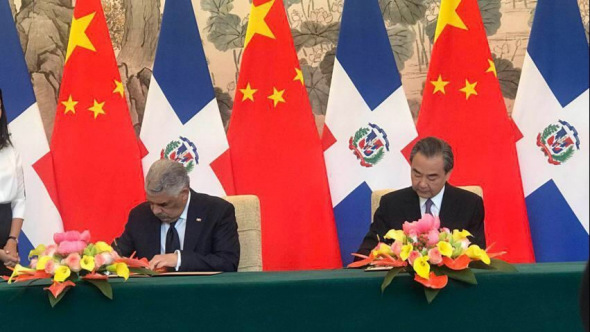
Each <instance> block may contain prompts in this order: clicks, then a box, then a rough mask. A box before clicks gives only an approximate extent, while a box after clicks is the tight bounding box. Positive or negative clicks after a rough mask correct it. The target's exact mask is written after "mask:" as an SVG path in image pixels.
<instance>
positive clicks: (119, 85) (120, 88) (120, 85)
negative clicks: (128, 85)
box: [113, 80, 125, 97]
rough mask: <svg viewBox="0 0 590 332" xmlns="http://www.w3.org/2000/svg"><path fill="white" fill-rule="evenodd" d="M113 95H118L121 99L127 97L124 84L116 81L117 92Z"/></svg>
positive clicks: (114, 91)
mask: <svg viewBox="0 0 590 332" xmlns="http://www.w3.org/2000/svg"><path fill="white" fill-rule="evenodd" d="M113 93H118V94H120V95H121V97H125V87H124V86H123V82H120V81H117V80H115V90H113Z"/></svg>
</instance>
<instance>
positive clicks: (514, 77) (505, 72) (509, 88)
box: [492, 54, 522, 100]
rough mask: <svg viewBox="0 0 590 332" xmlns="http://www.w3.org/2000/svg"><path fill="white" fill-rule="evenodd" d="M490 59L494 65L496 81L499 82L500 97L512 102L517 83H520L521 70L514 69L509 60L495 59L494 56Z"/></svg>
mask: <svg viewBox="0 0 590 332" xmlns="http://www.w3.org/2000/svg"><path fill="white" fill-rule="evenodd" d="M492 58H493V59H494V63H495V64H496V71H497V72H498V80H499V81H500V87H501V89H502V95H503V96H504V98H508V99H512V100H514V99H515V98H516V91H517V90H518V83H519V82H520V75H521V74H522V69H520V68H515V67H514V64H513V63H512V62H511V61H510V60H507V59H500V58H497V57H496V55H495V54H493V55H492Z"/></svg>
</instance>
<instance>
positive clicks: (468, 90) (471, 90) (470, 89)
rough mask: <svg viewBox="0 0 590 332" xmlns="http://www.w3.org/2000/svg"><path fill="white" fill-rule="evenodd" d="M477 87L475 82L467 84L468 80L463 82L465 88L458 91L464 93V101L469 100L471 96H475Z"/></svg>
mask: <svg viewBox="0 0 590 332" xmlns="http://www.w3.org/2000/svg"><path fill="white" fill-rule="evenodd" d="M476 86H477V82H475V83H469V80H465V87H464V88H463V89H461V90H459V91H461V92H464V93H465V99H467V100H469V98H470V97H471V96H472V95H475V96H477V90H475V87H476Z"/></svg>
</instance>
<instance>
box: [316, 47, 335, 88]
mask: <svg viewBox="0 0 590 332" xmlns="http://www.w3.org/2000/svg"><path fill="white" fill-rule="evenodd" d="M335 61H336V48H335V47H334V48H332V49H331V50H330V51H328V53H326V55H325V56H324V60H322V62H321V63H320V70H321V71H322V74H324V77H325V78H326V84H327V85H328V86H330V85H332V74H333V73H334V63H335Z"/></svg>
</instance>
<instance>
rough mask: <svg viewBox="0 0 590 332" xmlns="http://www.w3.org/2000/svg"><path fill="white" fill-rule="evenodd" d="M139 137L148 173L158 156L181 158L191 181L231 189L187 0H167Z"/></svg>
mask: <svg viewBox="0 0 590 332" xmlns="http://www.w3.org/2000/svg"><path fill="white" fill-rule="evenodd" d="M140 137H141V140H142V141H143V143H144V144H145V146H146V148H147V149H148V151H149V154H148V155H147V156H146V157H145V158H144V159H143V167H144V172H145V174H147V171H148V170H149V168H150V166H151V165H152V163H154V162H155V161H156V160H158V159H161V158H167V159H171V160H176V161H178V162H180V163H182V164H183V165H184V166H185V168H186V169H187V171H188V172H189V175H190V178H191V187H192V188H193V189H195V190H197V191H199V192H203V193H207V194H210V195H216V196H225V195H230V194H232V193H233V191H234V190H233V178H232V172H231V163H230V156H229V150H228V149H229V145H228V143H227V138H226V135H225V130H224V128H223V123H222V121H221V115H220V113H219V107H218V105H217V101H216V99H215V92H214V90H213V85H212V84H211V77H210V75H209V69H208V67H207V60H206V59H205V53H204V51H203V45H202V42H201V38H200V36H199V29H198V27H197V21H196V19H195V13H194V10H193V6H192V4H191V0H174V1H167V2H166V5H165V7H164V16H163V18H162V30H161V32H160V40H159V42H158V49H157V51H156V60H155V63H154V74H153V77H152V80H151V83H150V89H149V92H148V98H147V105H146V110H145V116H144V119H143V125H142V129H141V135H140Z"/></svg>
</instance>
